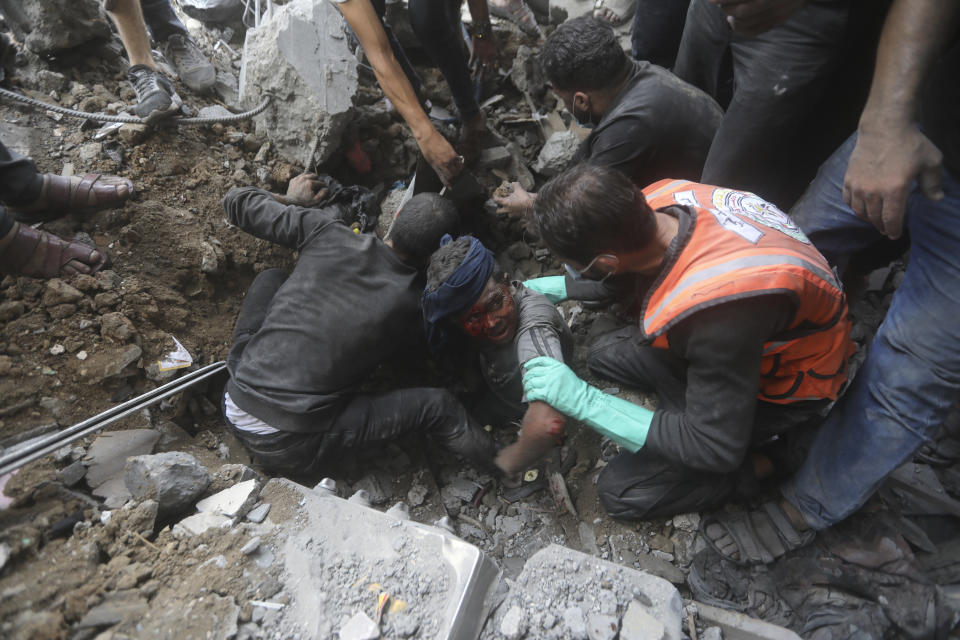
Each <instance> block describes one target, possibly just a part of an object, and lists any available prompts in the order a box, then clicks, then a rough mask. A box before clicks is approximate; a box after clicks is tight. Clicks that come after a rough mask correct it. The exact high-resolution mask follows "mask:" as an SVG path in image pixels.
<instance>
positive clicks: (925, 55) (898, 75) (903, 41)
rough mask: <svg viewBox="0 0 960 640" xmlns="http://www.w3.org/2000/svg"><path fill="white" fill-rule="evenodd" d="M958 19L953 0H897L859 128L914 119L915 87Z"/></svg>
mask: <svg viewBox="0 0 960 640" xmlns="http://www.w3.org/2000/svg"><path fill="white" fill-rule="evenodd" d="M958 23H960V2H957V1H956V0H947V1H946V2H944V1H943V0H896V1H895V2H894V3H893V6H892V7H891V8H890V12H889V14H888V15H887V20H886V23H885V24H884V28H883V33H882V35H881V37H880V46H879V49H878V50H877V63H876V68H875V70H874V74H873V84H872V85H871V88H870V96H869V98H868V99H867V104H866V107H865V108H864V110H863V114H862V116H861V118H860V126H861V128H866V129H868V130H869V129H870V128H872V127H902V126H905V125H908V124H910V123H913V122H916V120H917V118H918V112H919V102H920V87H921V86H922V84H923V81H924V78H925V75H926V72H927V70H928V69H929V67H930V63H931V62H932V61H933V59H934V58H935V57H936V56H937V55H938V54H939V53H940V51H942V49H943V47H944V45H945V43H946V41H947V38H949V37H950V36H951V35H953V34H954V33H955V32H956V30H957V27H958Z"/></svg>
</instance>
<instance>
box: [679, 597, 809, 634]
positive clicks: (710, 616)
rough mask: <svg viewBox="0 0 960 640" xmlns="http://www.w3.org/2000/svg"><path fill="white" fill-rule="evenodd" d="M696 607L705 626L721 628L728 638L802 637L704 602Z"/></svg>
mask: <svg viewBox="0 0 960 640" xmlns="http://www.w3.org/2000/svg"><path fill="white" fill-rule="evenodd" d="M696 605H697V615H698V617H699V619H700V622H701V623H702V624H704V625H709V626H716V627H720V629H721V631H722V632H723V635H724V636H725V637H727V638H758V639H760V640H800V636H798V635H797V634H796V633H794V632H793V631H790V630H789V629H785V628H783V627H781V626H778V625H775V624H771V623H769V622H764V621H763V620H757V619H756V618H751V617H750V616H747V615H745V614H743V613H739V612H736V611H728V610H727V609H720V608H717V607H713V606H710V605H707V604H703V603H702V602H697V603H696Z"/></svg>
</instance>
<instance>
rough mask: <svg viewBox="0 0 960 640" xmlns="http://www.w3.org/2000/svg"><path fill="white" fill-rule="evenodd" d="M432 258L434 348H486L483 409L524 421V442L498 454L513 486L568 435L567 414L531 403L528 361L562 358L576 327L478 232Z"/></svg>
mask: <svg viewBox="0 0 960 640" xmlns="http://www.w3.org/2000/svg"><path fill="white" fill-rule="evenodd" d="M444 240H446V243H444V244H443V246H441V247H440V248H439V249H437V251H436V252H435V253H434V254H433V256H431V258H430V266H429V267H427V288H426V290H425V291H424V293H423V301H422V304H423V315H424V322H425V324H426V327H427V337H428V339H429V340H430V344H431V347H432V348H433V349H434V350H435V351H437V352H439V353H442V352H443V351H444V350H446V351H447V352H448V353H449V352H450V351H455V350H459V348H460V347H462V346H464V345H463V341H464V340H466V341H468V342H469V344H468V345H466V346H467V348H471V347H472V348H475V349H476V351H477V353H478V356H479V358H478V360H479V366H480V371H481V373H482V375H483V378H484V381H485V382H486V386H487V388H488V390H489V393H488V394H487V395H486V397H485V398H484V399H483V400H481V401H480V403H478V404H479V405H480V406H478V407H477V410H478V411H480V412H483V414H484V415H487V416H491V417H492V419H493V420H497V421H499V422H501V423H505V422H511V421H515V420H520V421H521V428H520V437H519V439H518V440H517V442H516V443H514V444H512V445H510V446H508V447H506V448H504V449H502V450H501V451H500V452H499V454H498V455H497V458H496V464H497V467H499V469H500V470H501V471H502V472H503V474H504V478H505V480H506V481H507V484H508V485H510V484H518V483H519V481H520V474H521V472H522V471H523V470H524V469H526V468H527V467H528V466H529V465H530V464H531V463H533V462H535V461H536V460H537V459H538V458H540V457H541V456H543V455H544V454H545V453H547V451H549V450H550V448H551V447H553V446H554V445H555V444H557V441H558V440H559V439H560V438H561V437H562V436H563V433H564V423H565V422H566V419H565V417H564V416H563V415H562V414H561V413H559V412H557V411H556V410H555V409H553V408H552V407H550V406H549V405H548V404H546V403H544V402H536V401H535V402H530V403H529V404H527V402H526V400H525V398H524V397H523V386H522V383H521V374H522V370H521V365H523V364H524V363H526V362H528V361H530V360H532V359H533V358H536V357H539V356H546V357H550V358H553V359H554V360H556V361H559V362H562V361H563V360H564V357H565V355H566V356H567V357H569V354H570V353H571V350H572V347H573V338H572V336H571V335H570V329H569V328H568V327H567V324H566V323H565V322H564V321H563V318H561V317H560V313H559V312H558V311H557V308H556V307H554V306H553V304H551V303H550V301H549V300H547V298H545V297H544V296H543V295H542V294H540V293H537V292H536V291H533V290H531V289H527V288H525V287H524V286H523V284H521V283H520V282H510V281H508V280H507V278H506V274H504V273H503V272H501V271H500V270H499V268H498V267H497V264H496V261H495V260H494V257H493V254H492V253H490V251H489V250H488V249H487V248H486V247H484V246H483V244H481V243H480V241H479V240H477V239H476V238H473V237H471V236H462V237H461V238H458V239H457V240H455V241H450V240H449V239H447V238H445V239H444Z"/></svg>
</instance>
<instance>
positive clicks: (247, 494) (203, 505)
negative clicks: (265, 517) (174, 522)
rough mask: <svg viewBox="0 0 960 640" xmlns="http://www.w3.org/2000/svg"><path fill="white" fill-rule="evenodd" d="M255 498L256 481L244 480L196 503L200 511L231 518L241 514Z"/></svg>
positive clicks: (254, 502) (254, 501) (251, 504)
mask: <svg viewBox="0 0 960 640" xmlns="http://www.w3.org/2000/svg"><path fill="white" fill-rule="evenodd" d="M256 500H257V481H256V480H246V481H244V482H238V483H237V484H235V485H233V486H232V487H230V488H229V489H224V490H223V491H221V492H220V493H216V494H214V495H212V496H210V497H209V498H204V499H203V500H201V501H200V502H198V503H197V511H199V512H200V513H219V514H221V515H225V516H229V517H231V518H233V517H235V516H238V515H243V514H244V513H245V512H246V511H249V510H250V508H251V507H253V505H254V504H256Z"/></svg>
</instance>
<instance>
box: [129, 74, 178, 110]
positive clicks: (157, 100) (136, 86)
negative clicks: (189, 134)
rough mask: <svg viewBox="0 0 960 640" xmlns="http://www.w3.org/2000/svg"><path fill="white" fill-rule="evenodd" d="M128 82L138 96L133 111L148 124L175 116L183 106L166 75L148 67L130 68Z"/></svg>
mask: <svg viewBox="0 0 960 640" xmlns="http://www.w3.org/2000/svg"><path fill="white" fill-rule="evenodd" d="M127 80H128V81H129V82H130V84H132V85H133V90H134V91H135V92H136V94H137V106H136V107H134V109H133V111H134V113H136V114H137V115H138V116H140V118H142V119H143V120H144V122H146V123H147V124H152V123H154V122H156V121H157V120H161V119H163V118H166V117H167V116H170V115H173V114H174V113H176V112H177V111H179V110H180V106H181V105H182V104H183V102H182V101H181V100H180V96H178V95H177V92H176V91H174V89H173V83H172V82H170V80H169V79H168V78H167V77H166V76H165V75H163V74H162V73H160V72H159V71H155V70H153V69H151V68H150V67H148V66H146V65H143V64H138V65H134V66H132V67H130V69H129V71H127Z"/></svg>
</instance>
